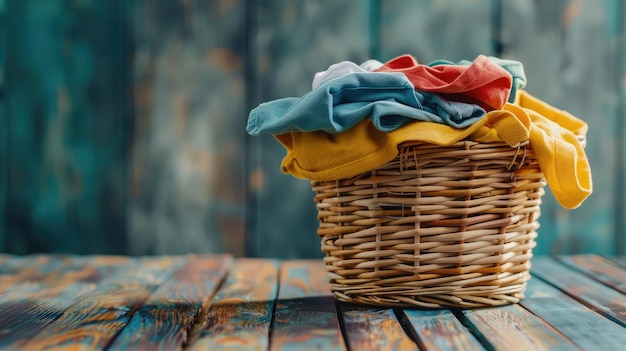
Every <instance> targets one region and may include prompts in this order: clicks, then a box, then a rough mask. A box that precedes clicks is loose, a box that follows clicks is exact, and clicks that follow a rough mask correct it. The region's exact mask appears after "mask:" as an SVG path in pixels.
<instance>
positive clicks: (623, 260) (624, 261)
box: [611, 256, 626, 267]
mask: <svg viewBox="0 0 626 351" xmlns="http://www.w3.org/2000/svg"><path fill="white" fill-rule="evenodd" d="M611 261H613V262H615V263H617V264H619V265H620V266H622V267H626V256H619V257H612V258H611Z"/></svg>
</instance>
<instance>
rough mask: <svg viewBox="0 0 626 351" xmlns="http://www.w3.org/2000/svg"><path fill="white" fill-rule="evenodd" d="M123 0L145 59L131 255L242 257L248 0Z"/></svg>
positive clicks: (137, 79) (135, 142) (137, 111)
mask: <svg viewBox="0 0 626 351" xmlns="http://www.w3.org/2000/svg"><path fill="white" fill-rule="evenodd" d="M122 3H129V4H131V5H130V6H129V7H130V10H129V12H127V14H128V15H129V17H130V18H131V20H132V23H133V33H132V36H131V38H132V40H133V44H134V47H133V48H132V49H133V57H136V59H135V60H133V64H132V72H133V78H134V81H133V82H132V83H133V85H132V88H133V89H134V90H133V99H134V101H133V105H132V107H133V108H134V115H133V117H134V118H133V122H134V123H133V129H132V140H130V148H129V153H130V155H129V159H130V165H129V167H130V177H131V182H132V191H131V192H130V193H129V194H128V211H129V213H131V214H132V216H129V218H128V228H129V229H128V231H129V233H128V235H129V236H130V237H131V238H132V240H129V253H130V254H133V255H144V254H176V253H179V254H184V253H206V252H230V253H232V254H233V255H235V256H241V255H243V243H244V242H245V240H244V238H243V236H244V226H245V223H244V215H245V213H247V211H246V210H245V193H244V192H245V190H246V185H247V181H248V180H247V179H246V178H245V175H244V172H243V168H244V165H245V160H246V157H247V154H246V152H245V150H244V147H245V142H244V140H243V138H244V133H245V132H244V126H245V123H244V120H245V118H246V117H247V111H246V108H245V102H244V99H245V95H246V90H247V89H250V87H249V82H247V81H246V80H245V78H244V64H245V63H247V61H246V59H245V58H244V56H243V55H244V54H245V53H246V49H245V48H244V47H243V43H244V42H246V41H248V40H254V39H253V38H247V37H246V36H245V32H244V30H245V28H246V25H247V22H246V19H245V18H244V4H245V3H247V2H246V1H243V0H235V1H152V0H136V1H132V2H130V1H122ZM254 6H260V5H254ZM254 33H255V34H256V33H257V32H254ZM251 212H254V209H251Z"/></svg>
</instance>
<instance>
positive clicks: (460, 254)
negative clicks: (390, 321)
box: [312, 141, 546, 308]
mask: <svg viewBox="0 0 626 351" xmlns="http://www.w3.org/2000/svg"><path fill="white" fill-rule="evenodd" d="M545 185H546V182H545V178H544V176H543V174H542V173H541V171H540V169H539V164H538V163H537V160H536V158H535V156H534V154H533V151H532V149H531V148H530V147H529V146H527V145H523V146H520V147H518V148H511V147H509V146H508V145H506V144H504V143H493V144H484V143H477V142H473V141H461V142H458V143H456V144H453V145H449V146H439V145H433V144H428V143H419V142H416V143H407V144H403V145H402V147H401V148H400V152H399V155H398V156H397V157H396V158H395V159H394V160H392V161H390V162H388V163H387V164H385V165H383V166H381V167H379V168H377V169H375V170H372V171H370V172H366V173H363V174H360V175H358V176H355V177H353V178H350V179H342V180H338V181H314V182H313V183H312V186H313V190H314V191H315V193H316V196H315V203H316V208H317V210H318V219H319V228H318V231H317V233H318V235H319V236H320V237H321V241H322V251H323V252H324V253H325V254H326V257H324V263H325V267H326V269H327V271H328V273H329V276H330V284H331V289H332V292H333V294H334V296H335V298H336V299H337V300H340V301H346V302H353V303H364V304H370V305H379V306H404V307H406V306H414V307H428V308H437V307H444V306H447V307H450V306H452V307H482V306H498V305H505V304H510V303H517V302H518V301H519V300H520V299H522V298H523V297H524V295H523V293H524V290H525V288H526V282H527V281H528V280H529V279H530V260H531V257H532V249H533V248H534V247H535V245H536V243H535V238H536V237H537V229H538V228H539V222H538V218H539V215H540V205H541V197H542V195H543V194H544V187H545Z"/></svg>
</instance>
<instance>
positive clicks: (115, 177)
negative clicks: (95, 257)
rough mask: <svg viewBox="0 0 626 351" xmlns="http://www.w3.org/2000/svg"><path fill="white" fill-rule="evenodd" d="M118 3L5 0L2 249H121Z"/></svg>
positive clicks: (122, 41) (121, 92)
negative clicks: (5, 144)
mask: <svg viewBox="0 0 626 351" xmlns="http://www.w3.org/2000/svg"><path fill="white" fill-rule="evenodd" d="M118 5H119V3H118V2H116V1H115V2H106V3H101V2H85V1H79V2H65V1H59V0H51V1H45V2H43V3H42V2H40V1H21V0H8V1H7V3H6V8H7V11H8V12H10V15H9V16H7V17H6V18H7V31H8V34H7V57H6V66H5V68H6V71H5V73H6V74H5V75H4V76H3V80H4V81H5V82H6V84H7V85H8V86H9V88H7V89H6V106H7V110H6V111H7V116H8V135H9V137H8V139H7V140H6V141H5V142H8V160H7V162H6V163H5V164H4V167H3V169H5V171H3V172H7V173H6V174H5V176H6V182H5V183H4V184H6V195H5V199H6V203H7V206H6V210H5V211H4V214H5V216H6V217H5V218H4V222H3V225H4V226H6V227H5V228H6V245H5V248H6V250H7V251H10V252H15V253H27V252H36V251H48V252H50V251H52V252H58V251H67V252H76V253H93V252H100V253H111V252H120V251H121V250H122V247H121V246H122V245H123V243H122V241H123V240H122V238H123V220H122V217H123V213H124V209H123V206H122V205H123V201H122V198H121V196H122V195H121V192H120V191H119V190H120V186H121V185H122V184H123V183H124V181H125V175H124V172H123V170H124V169H125V153H124V150H123V141H122V140H121V137H120V135H121V134H122V132H123V129H124V128H126V125H125V124H124V123H123V122H120V121H122V118H123V117H124V116H122V114H123V107H122V106H123V104H124V99H125V92H124V89H125V88H128V84H127V82H126V75H125V74H124V67H125V65H126V64H127V62H126V61H124V60H125V58H126V57H125V55H124V52H123V50H124V47H125V40H126V36H125V32H124V28H125V27H124V23H122V22H123V18H124V16H123V13H121V12H122V11H121V8H120V7H119V6H118Z"/></svg>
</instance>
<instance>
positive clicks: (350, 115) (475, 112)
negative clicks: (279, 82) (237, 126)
mask: <svg viewBox="0 0 626 351" xmlns="http://www.w3.org/2000/svg"><path fill="white" fill-rule="evenodd" d="M484 114H485V110H484V109H482V108H481V107H480V106H478V105H475V104H470V103H465V102H457V101H450V100H446V99H443V98H442V97H440V96H439V95H438V94H433V93H428V92H420V91H416V90H414V88H413V85H412V84H411V82H410V81H409V80H408V79H407V77H406V76H405V75H404V74H402V73H392V72H388V73H383V72H376V73H375V72H356V73H349V74H346V75H343V76H340V77H337V78H334V79H331V80H329V81H326V82H325V83H322V84H321V85H320V86H319V87H318V88H317V89H314V90H311V91H309V92H308V93H307V94H305V95H304V96H302V97H300V98H295V97H291V98H283V99H278V100H273V101H270V102H266V103H263V104H261V105H259V106H257V107H256V108H254V109H253V110H252V111H250V114H249V116H248V124H247V126H246V131H247V132H248V133H249V134H251V135H258V134H261V133H269V134H274V135H276V134H284V133H288V132H293V131H299V132H311V131H318V130H319V131H324V132H326V133H341V132H344V131H347V130H349V129H350V128H352V127H354V126H355V125H356V124H357V123H358V122H360V121H361V120H363V119H364V118H370V119H371V120H372V122H373V123H374V125H375V126H376V127H377V128H378V129H379V130H381V131H392V130H394V129H397V128H399V127H400V126H402V125H404V124H406V123H408V122H410V121H412V120H422V121H430V122H436V123H443V124H448V125H452V126H455V127H460V128H463V127H467V126H469V125H470V124H472V123H474V122H475V121H477V120H478V119H480V118H481V117H482V116H483V115H484Z"/></svg>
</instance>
